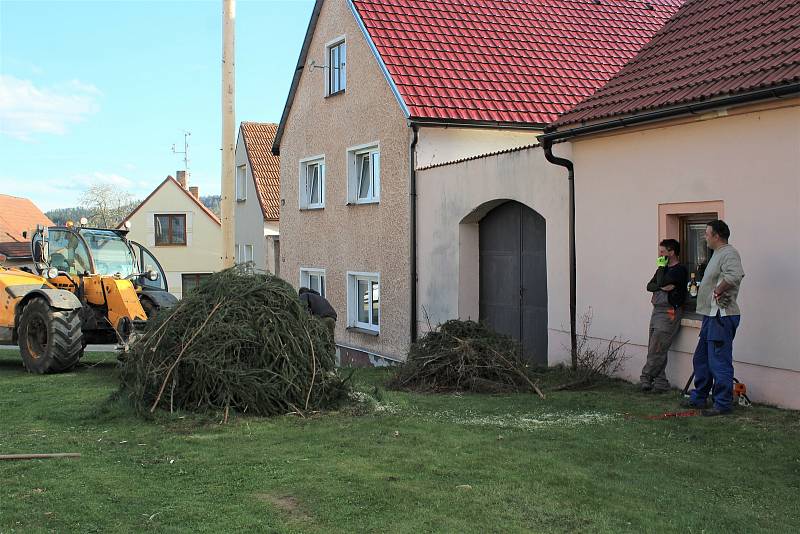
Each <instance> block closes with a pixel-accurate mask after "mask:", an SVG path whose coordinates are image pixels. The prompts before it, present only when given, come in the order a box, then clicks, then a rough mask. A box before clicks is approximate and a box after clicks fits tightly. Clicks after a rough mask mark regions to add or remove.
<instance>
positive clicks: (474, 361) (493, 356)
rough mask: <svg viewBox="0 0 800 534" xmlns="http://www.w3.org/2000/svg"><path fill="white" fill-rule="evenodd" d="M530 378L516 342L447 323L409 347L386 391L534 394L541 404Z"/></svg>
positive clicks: (476, 327)
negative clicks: (530, 392)
mask: <svg viewBox="0 0 800 534" xmlns="http://www.w3.org/2000/svg"><path fill="white" fill-rule="evenodd" d="M530 375H531V369H530V367H529V365H528V363H527V362H526V361H525V359H524V358H523V357H522V350H521V347H520V345H519V342H517V341H516V340H514V339H512V338H510V337H508V336H504V335H501V334H498V333H496V332H494V331H492V330H491V329H490V328H488V327H487V326H486V325H483V324H479V323H476V322H474V321H459V320H451V321H447V322H446V323H444V324H441V325H439V326H438V327H437V328H435V329H432V330H431V331H429V332H428V333H426V334H425V335H424V336H423V337H422V338H421V339H420V340H419V341H417V342H416V343H414V344H413V345H412V346H411V349H410V351H409V355H408V359H407V360H406V362H405V363H404V364H403V365H402V366H400V367H399V368H398V370H397V372H396V373H395V375H394V376H393V377H392V378H391V379H390V381H389V383H388V386H389V387H391V388H393V389H405V390H411V391H426V392H450V391H472V392H477V393H511V392H519V391H533V392H536V393H537V394H538V395H539V396H540V397H542V398H544V394H542V392H541V390H540V389H539V388H538V386H537V385H536V384H535V383H534V382H533V380H531V376H530Z"/></svg>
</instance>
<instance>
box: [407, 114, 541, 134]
mask: <svg viewBox="0 0 800 534" xmlns="http://www.w3.org/2000/svg"><path fill="white" fill-rule="evenodd" d="M408 120H409V122H410V123H413V124H418V125H419V126H425V127H429V128H437V127H438V128H456V127H457V128H483V129H486V128H491V129H495V130H524V131H530V130H533V131H543V130H544V129H545V126H546V125H545V124H543V123H538V122H499V121H468V120H464V119H427V118H424V117H410V118H409V119H408Z"/></svg>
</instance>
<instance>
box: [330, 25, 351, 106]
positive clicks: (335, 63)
mask: <svg viewBox="0 0 800 534" xmlns="http://www.w3.org/2000/svg"><path fill="white" fill-rule="evenodd" d="M325 49H326V54H325V63H326V65H325V66H326V67H327V68H326V69H325V71H326V73H327V77H326V83H325V85H326V87H325V94H326V95H327V96H331V95H335V94H337V93H341V92H343V91H344V90H345V86H346V85H347V81H346V80H347V75H346V70H345V65H346V63H347V44H346V43H345V40H344V37H341V38H339V39H336V40H335V41H332V42H331V43H329V44H328V45H327V46H326V47H325Z"/></svg>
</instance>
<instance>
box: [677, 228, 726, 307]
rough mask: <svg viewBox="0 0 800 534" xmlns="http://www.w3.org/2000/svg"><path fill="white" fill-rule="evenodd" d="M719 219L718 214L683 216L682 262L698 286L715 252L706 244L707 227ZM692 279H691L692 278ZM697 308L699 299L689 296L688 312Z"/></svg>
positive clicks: (680, 238)
mask: <svg viewBox="0 0 800 534" xmlns="http://www.w3.org/2000/svg"><path fill="white" fill-rule="evenodd" d="M716 218H717V214H716V213H698V214H692V215H684V216H681V217H680V219H679V221H680V237H679V240H680V243H681V261H682V262H683V265H684V267H686V270H687V271H689V276H690V277H691V275H692V274H694V275H695V280H696V281H697V283H698V284H700V281H701V280H702V279H703V273H704V272H705V270H706V265H708V260H710V259H711V254H713V251H712V250H711V249H710V248H708V244H707V243H706V234H705V232H706V225H707V224H708V223H709V222H711V221H713V220H714V219H716ZM690 279H691V278H690ZM696 306H697V297H692V296H688V297H687V301H686V308H685V309H686V311H687V312H690V313H691V312H694V311H695V309H696Z"/></svg>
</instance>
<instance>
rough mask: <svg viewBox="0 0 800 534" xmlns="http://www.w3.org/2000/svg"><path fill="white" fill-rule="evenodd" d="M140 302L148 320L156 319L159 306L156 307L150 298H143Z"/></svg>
mask: <svg viewBox="0 0 800 534" xmlns="http://www.w3.org/2000/svg"><path fill="white" fill-rule="evenodd" d="M139 302H140V303H141V304H142V309H143V310H144V313H145V315H147V320H148V321H150V320H152V319H155V318H156V315H158V306H156V305H155V303H153V301H152V300H150V299H148V298H142V299H140V300H139Z"/></svg>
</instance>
